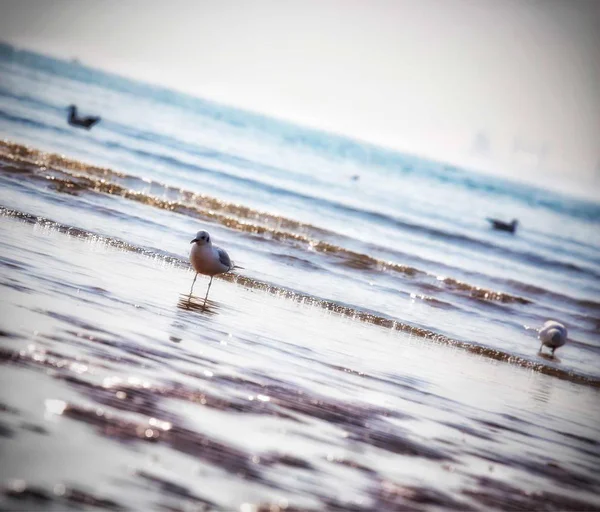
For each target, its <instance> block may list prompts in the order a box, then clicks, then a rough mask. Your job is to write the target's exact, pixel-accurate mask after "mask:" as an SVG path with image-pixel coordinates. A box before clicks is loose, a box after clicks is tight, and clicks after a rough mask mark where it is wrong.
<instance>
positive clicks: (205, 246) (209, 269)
mask: <svg viewBox="0 0 600 512" xmlns="http://www.w3.org/2000/svg"><path fill="white" fill-rule="evenodd" d="M190 243H191V244H194V245H193V246H192V250H191V251H190V263H191V264H192V267H194V270H195V271H196V275H195V276H194V281H193V282H192V288H191V289H190V297H191V296H192V292H193V290H194V283H195V282H196V278H197V277H198V274H204V275H205V276H210V282H209V283H208V289H207V290H206V296H205V297H204V306H203V307H205V306H206V299H207V298H208V292H209V291H210V285H211V284H212V280H213V277H214V276H216V275H217V274H224V273H225V272H229V271H230V270H232V269H234V268H242V267H238V266H236V265H234V264H233V263H232V262H231V259H230V258H229V254H227V253H226V252H225V251H224V250H223V249H221V248H220V247H216V246H214V245H213V244H212V241H211V239H210V235H209V234H208V232H207V231H198V233H196V236H195V237H194V239H193V240H192V241H191V242H190Z"/></svg>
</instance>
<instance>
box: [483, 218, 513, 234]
mask: <svg viewBox="0 0 600 512" xmlns="http://www.w3.org/2000/svg"><path fill="white" fill-rule="evenodd" d="M487 220H488V221H489V222H491V223H492V227H493V228H494V229H497V230H499V231H508V232H509V233H514V232H515V231H516V230H517V224H518V223H519V221H518V220H517V219H513V220H512V222H510V223H509V222H504V221H501V220H498V219H490V218H488V219H487Z"/></svg>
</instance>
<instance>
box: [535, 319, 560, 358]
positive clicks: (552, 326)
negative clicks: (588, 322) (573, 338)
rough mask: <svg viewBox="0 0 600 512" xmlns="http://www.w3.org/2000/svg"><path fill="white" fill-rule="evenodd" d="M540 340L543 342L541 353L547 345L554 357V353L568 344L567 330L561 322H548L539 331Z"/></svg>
mask: <svg viewBox="0 0 600 512" xmlns="http://www.w3.org/2000/svg"><path fill="white" fill-rule="evenodd" d="M538 338H539V339H540V340H541V342H542V344H541V345H540V352H541V351H542V347H543V346H544V345H545V346H547V347H548V348H550V349H551V350H552V356H554V351H555V350H556V349H557V348H558V347H562V346H563V345H564V344H565V343H566V342H567V328H566V327H565V326H564V325H563V324H561V323H559V322H555V321H554V320H548V321H547V322H545V323H544V325H542V328H541V329H540V330H539V332H538Z"/></svg>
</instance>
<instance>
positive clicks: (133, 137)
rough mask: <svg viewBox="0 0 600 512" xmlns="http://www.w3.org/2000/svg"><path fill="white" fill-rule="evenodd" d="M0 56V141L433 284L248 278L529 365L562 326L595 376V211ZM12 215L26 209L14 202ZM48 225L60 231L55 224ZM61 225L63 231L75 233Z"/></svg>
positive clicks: (47, 62)
mask: <svg viewBox="0 0 600 512" xmlns="http://www.w3.org/2000/svg"><path fill="white" fill-rule="evenodd" d="M0 56H1V60H0V66H1V67H0V71H1V75H0V76H1V80H0V136H2V137H4V138H6V139H8V140H10V141H14V142H18V143H24V144H29V145H31V146H33V147H35V148H38V149H41V150H46V151H52V152H58V153H62V154H64V155H66V156H68V157H70V158H74V159H78V160H80V161H83V162H88V163H91V164H94V165H99V166H104V167H108V168H111V169H113V170H118V171H121V172H124V173H126V174H127V175H130V176H135V177H140V178H142V179H143V180H146V181H148V180H150V181H154V182H158V183H161V184H166V185H171V186H175V187H179V188H181V189H183V190H187V191H191V192H194V193H201V194H206V195H209V196H212V197H216V198H219V199H221V200H224V201H228V202H231V203H234V204H241V205H244V206H246V207H248V208H250V209H253V210H256V211H259V212H268V213H270V214H273V215H274V216H279V217H282V218H288V219H293V220H296V221H300V222H302V223H305V224H307V225H309V226H312V227H314V228H318V229H324V230H326V231H327V235H324V236H320V237H316V236H313V238H314V239H316V240H319V239H320V238H323V239H325V240H326V241H328V242H331V243H334V244H336V246H341V247H343V248H344V249H349V250H352V251H354V252H356V253H359V254H366V255H371V256H374V257H376V258H377V259H379V260H382V261H391V262H394V263H398V264H402V265H407V266H410V267H411V268H415V269H417V270H419V271H423V272H426V273H428V275H429V276H433V279H429V280H427V279H425V281H426V282H425V283H424V282H423V280H422V279H412V278H410V277H409V278H406V276H403V277H400V276H398V275H396V274H395V273H394V272H386V271H383V272H379V273H377V272H375V273H374V272H373V271H368V272H362V273H361V272H360V271H359V270H357V269H354V270H353V269H348V267H347V265H345V266H343V267H342V268H334V270H332V265H333V267H335V263H336V262H335V261H331V260H327V259H324V258H322V257H319V256H320V255H315V254H314V253H312V252H311V251H306V250H304V251H303V250H300V251H298V250H296V251H295V253H294V254H295V255H296V253H298V252H299V253H300V256H298V257H300V258H303V259H308V260H310V261H311V262H312V263H314V264H315V265H316V266H318V267H319V270H318V271H316V272H315V273H314V275H311V276H309V277H306V276H305V275H303V272H304V273H305V272H306V271H305V270H301V269H298V271H297V272H295V271H294V270H293V269H289V267H286V272H285V273H282V272H279V271H277V270H275V269H274V268H271V267H273V266H275V265H276V264H274V263H273V262H269V261H268V256H267V257H266V259H265V260H264V261H260V262H258V261H257V262H256V264H253V265H252V266H250V267H248V274H249V275H251V276H253V277H256V278H269V282H275V284H279V285H282V286H288V287H292V288H294V289H295V290H297V291H301V292H303V293H306V294H309V295H313V294H314V295H316V296H318V297H320V298H325V299H331V300H334V301H341V302H343V303H344V304H351V305H353V306H355V307H357V309H366V310H369V311H375V312H378V313H382V314H385V315H389V316H392V317H394V318H396V319H398V320H399V321H402V322H405V323H408V324H411V325H416V326H420V327H425V328H427V329H430V330H432V331H434V332H439V333H441V334H444V335H446V336H450V337H452V338H453V339H458V340H463V341H472V342H474V343H478V344H483V345H486V346H489V347H492V348H496V349H501V350H503V351H509V352H511V353H515V354H518V355H520V356H523V357H526V358H528V359H535V357H536V355H535V352H536V349H537V344H536V341H535V336H532V334H531V332H530V331H528V330H526V329H525V327H534V328H535V327H539V325H541V323H543V321H544V320H546V319H548V318H554V319H557V320H560V321H562V322H564V323H566V324H567V326H568V327H569V330H570V333H571V337H572V338H573V339H574V340H575V341H576V343H574V344H572V345H571V347H566V348H565V349H563V350H562V351H561V352H562V353H561V359H562V367H566V368H569V369H572V370H579V371H582V372H583V373H587V374H594V375H600V370H598V368H600V365H599V364H598V362H599V359H598V357H599V349H600V339H599V337H598V331H597V329H598V322H599V320H598V317H599V311H600V305H599V304H600V279H599V277H600V258H599V257H598V256H599V254H600V252H599V251H600V229H599V228H600V203H594V202H588V201H583V200H580V199H577V198H573V197H569V196H566V195H560V194H557V193H555V192H551V191H548V190H544V189H542V188H535V187H532V186H530V185H525V184H519V183H515V182H509V181H505V180H502V179H500V178H498V177H493V176H489V175H483V174H476V173H473V172H469V171H467V170H464V169H460V168H457V167H455V166H450V165H445V164H443V163H439V162H434V161H428V160H425V159H422V158H417V157H414V156H410V155H404V154H400V153H397V152H392V151H390V150H386V149H382V148H378V147H375V146H373V145H369V144H365V143H361V142H358V141H354V140H351V139H348V138H344V137H341V136H338V135H334V134H329V133H323V132H318V131H315V130H309V129H306V128H302V127H299V126H295V125H293V124H290V123H286V122H283V121H279V120H274V119H270V118H267V117H264V116H260V115H258V114H253V113H248V112H244V111H241V110H238V109H233V108H230V107H226V106H223V105H219V104H216V103H212V102H209V101H205V100H202V99H198V98H192V97H189V96H186V95H183V94H179V93H176V92H173V91H169V90H165V89H160V88H157V87H152V86H148V85H145V84H142V83H138V82H133V81H130V80H126V79H124V78H120V77H117V76H114V75H110V74H107V73H103V72H101V71H98V70H94V69H90V68H87V67H84V66H82V65H80V64H77V63H69V62H64V61H59V60H54V59H50V58H47V57H44V56H41V55H36V54H33V53H28V52H23V51H15V50H14V49H12V48H11V47H8V46H1V47H0ZM71 103H74V104H77V105H78V106H79V108H80V110H82V111H83V112H88V113H94V114H98V115H101V117H102V121H101V122H100V124H99V125H97V126H96V127H95V128H93V129H92V130H91V131H89V132H88V131H85V130H81V129H76V128H73V127H70V126H68V125H67V124H66V122H65V108H66V106H67V105H69V104H71ZM353 176H358V179H353ZM14 197H16V196H14ZM3 202H4V203H5V204H4V206H7V207H18V206H19V202H18V201H12V202H11V200H10V199H9V198H3ZM71 206H72V205H71ZM28 213H39V212H28ZM46 213H47V214H48V216H49V217H50V218H54V217H56V215H52V213H53V212H52V210H50V211H48V212H46ZM123 215H124V216H126V215H128V214H127V213H126V212H123ZM67 217H68V214H66V213H65V217H64V218H63V219H54V220H68V221H69V222H70V219H68V218H67ZM486 217H497V218H501V219H506V220H509V219H512V218H518V219H519V221H520V226H519V229H518V231H517V233H516V234H515V235H511V234H506V233H502V232H497V231H494V230H491V229H490V227H489V225H488V223H487V221H486ZM74 224H77V223H74ZM78 227H87V226H78ZM89 227H93V226H89ZM292 231H293V230H292ZM104 234H109V235H110V234H111V233H104ZM112 234H114V235H115V236H117V235H118V233H112ZM161 236H162V235H161ZM186 236H187V235H186ZM126 238H127V237H126ZM128 241H130V242H134V241H135V240H128ZM172 244H173V245H172V249H173V252H178V251H179V252H181V251H182V250H183V251H184V250H185V247H183V248H176V242H175V241H173V242H172ZM252 252H257V250H256V249H253V250H252ZM181 254H182V257H183V258H185V253H181ZM240 257H241V259H242V260H248V259H249V258H250V255H248V256H246V255H238V256H237V259H240ZM256 257H258V255H256ZM261 257H262V258H265V256H264V255H261ZM328 267H329V268H328ZM323 272H325V273H327V274H328V275H327V277H326V278H324V276H323V275H320V274H321V273H323ZM436 276H437V277H439V279H437V283H436V279H435V277H436ZM444 277H449V278H452V279H455V280H458V281H460V282H465V283H468V284H469V286H473V287H481V288H485V289H487V290H491V291H499V292H506V293H508V294H510V295H511V296H516V297H520V298H524V299H527V300H528V301H531V303H530V304H527V305H521V304H502V303H499V302H498V301H485V300H469V299H468V297H467V296H468V295H469V293H468V292H467V293H457V292H456V290H455V289H450V288H449V287H444V286H442V287H441V288H440V287H436V284H439V283H440V282H441V279H442V278H444ZM319 281H321V282H319ZM365 287H366V288H365ZM395 291H398V292H405V294H404V296H402V295H399V294H396V293H395ZM411 294H413V295H417V296H418V295H423V294H425V295H427V296H433V297H435V298H438V299H440V300H442V301H444V303H447V304H449V305H450V307H448V308H446V309H445V311H443V312H440V311H438V310H433V311H429V310H428V308H427V307H423V308H422V309H421V310H420V311H419V312H416V313H415V312H414V311H413V309H414V308H411V307H410V304H411V300H414V297H412V298H411Z"/></svg>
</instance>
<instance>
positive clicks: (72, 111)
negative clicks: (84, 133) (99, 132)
mask: <svg viewBox="0 0 600 512" xmlns="http://www.w3.org/2000/svg"><path fill="white" fill-rule="evenodd" d="M67 120H68V121H69V124H70V125H71V126H78V127H80V128H85V129H86V130H89V129H90V128H91V127H92V126H94V125H95V124H96V123H98V122H99V121H100V118H99V117H79V116H78V115H77V107H76V106H75V105H69V117H68V119H67Z"/></svg>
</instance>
